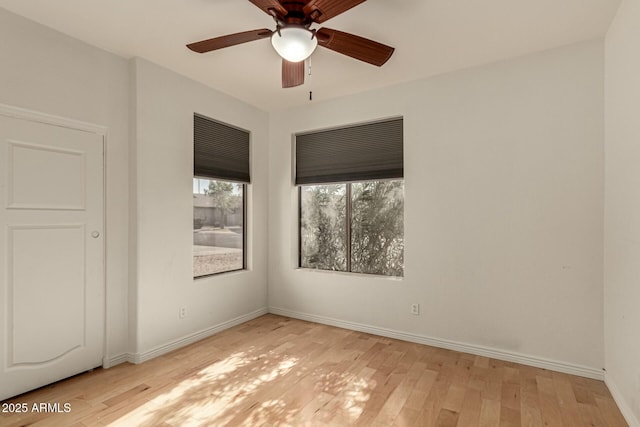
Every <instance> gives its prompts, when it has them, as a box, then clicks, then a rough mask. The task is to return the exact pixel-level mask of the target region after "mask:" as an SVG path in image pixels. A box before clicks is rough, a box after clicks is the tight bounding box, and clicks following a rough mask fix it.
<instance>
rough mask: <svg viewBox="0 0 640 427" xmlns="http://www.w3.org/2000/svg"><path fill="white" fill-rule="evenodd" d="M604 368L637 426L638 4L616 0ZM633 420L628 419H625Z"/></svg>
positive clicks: (610, 69) (609, 72)
mask: <svg viewBox="0 0 640 427" xmlns="http://www.w3.org/2000/svg"><path fill="white" fill-rule="evenodd" d="M605 81H606V83H605V87H606V142H605V148H606V156H605V157H606V164H605V171H606V201H605V282H604V285H605V286H604V294H605V295H604V312H605V317H604V323H605V367H606V370H607V378H606V380H607V384H608V385H609V388H610V389H611V391H612V393H613V394H614V396H615V397H616V398H617V401H618V405H619V406H620V409H621V410H622V411H623V413H624V414H625V416H626V417H627V420H628V421H629V423H630V424H631V425H636V426H640V421H639V420H640V115H639V111H640V2H638V1H636V0H624V1H623V2H622V4H621V6H620V9H619V10H618V14H617V16H616V18H615V19H614V21H613V23H612V25H611V28H610V29H609V32H608V34H607V39H606V80H605ZM632 420H633V421H632Z"/></svg>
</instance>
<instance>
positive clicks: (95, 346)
mask: <svg viewBox="0 0 640 427" xmlns="http://www.w3.org/2000/svg"><path fill="white" fill-rule="evenodd" d="M103 179H104V178H103V137H102V136H101V135H96V134H92V133H89V132H84V131H79V130H72V129H68V128H65V127H61V126H53V125H47V124H42V123H36V122H32V121H27V120H22V119H14V118H8V117H5V116H2V115H0V400H2V399H5V398H8V397H11V396H15V395H17V394H20V393H23V392H25V391H28V390H31V389H34V388H37V387H40V386H42V385H45V384H49V383H51V382H54V381H57V380H59V379H62V378H66V377H68V376H71V375H74V374H77V373H79V372H83V371H86V370H88V369H91V368H95V367H96V366H100V365H102V355H103V345H104V344H103V339H104V265H103V252H104V244H103V242H104V235H103V231H104V230H103V229H104V227H103V191H104V190H103Z"/></svg>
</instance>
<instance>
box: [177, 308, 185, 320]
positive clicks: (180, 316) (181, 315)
mask: <svg viewBox="0 0 640 427" xmlns="http://www.w3.org/2000/svg"><path fill="white" fill-rule="evenodd" d="M178 317H179V318H180V319H184V318H185V317H187V307H180V310H178Z"/></svg>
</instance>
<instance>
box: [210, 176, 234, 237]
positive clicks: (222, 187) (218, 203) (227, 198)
mask: <svg viewBox="0 0 640 427" xmlns="http://www.w3.org/2000/svg"><path fill="white" fill-rule="evenodd" d="M239 185H240V184H234V183H232V182H227V181H215V180H211V181H209V188H208V189H207V190H205V194H206V195H207V196H208V197H211V198H213V200H214V206H215V207H217V208H220V209H221V210H222V223H221V227H222V228H225V226H226V217H227V214H228V213H233V210H234V209H236V208H237V207H238V206H239V205H240V206H241V204H242V195H241V194H238V192H237V188H236V187H237V186H239Z"/></svg>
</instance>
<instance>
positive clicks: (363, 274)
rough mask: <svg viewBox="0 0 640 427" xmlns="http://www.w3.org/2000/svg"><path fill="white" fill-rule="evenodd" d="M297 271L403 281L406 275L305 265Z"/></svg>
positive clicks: (296, 269)
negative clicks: (353, 271) (358, 271)
mask: <svg viewBox="0 0 640 427" xmlns="http://www.w3.org/2000/svg"><path fill="white" fill-rule="evenodd" d="M294 271H296V272H308V273H320V274H323V273H324V274H331V275H338V276H348V277H358V278H366V279H373V280H389V281H393V282H402V281H404V276H383V275H379V274H368V273H352V272H349V271H335V270H321V269H319V268H305V267H297V268H295V269H294Z"/></svg>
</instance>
